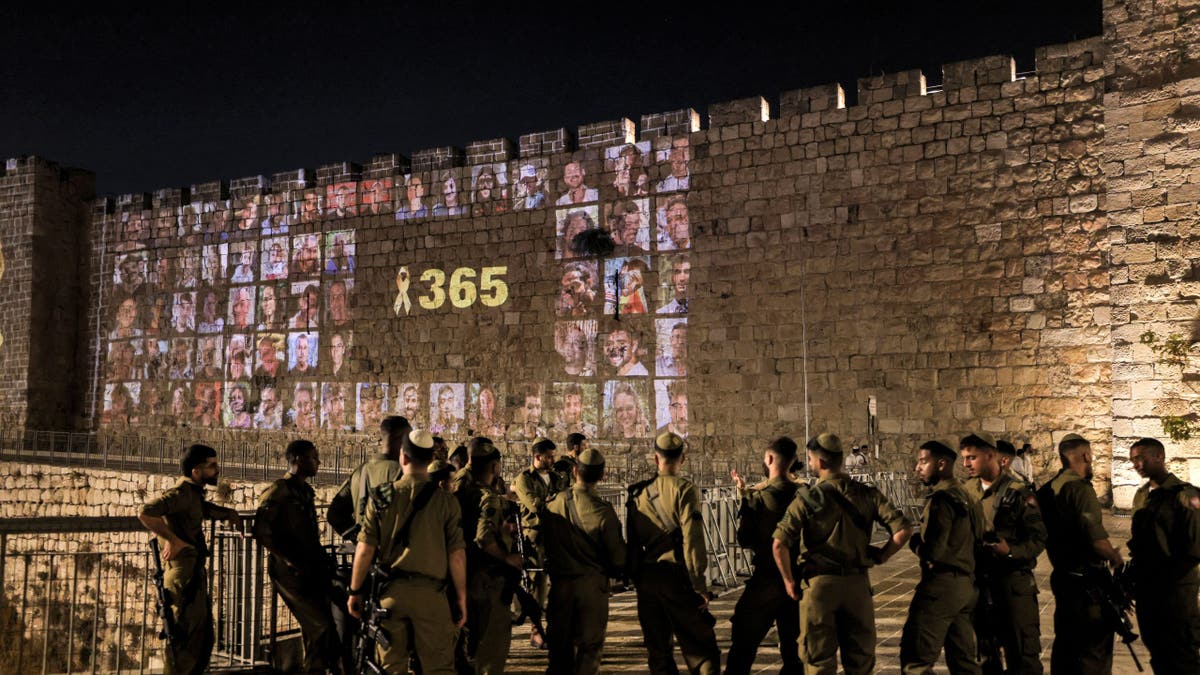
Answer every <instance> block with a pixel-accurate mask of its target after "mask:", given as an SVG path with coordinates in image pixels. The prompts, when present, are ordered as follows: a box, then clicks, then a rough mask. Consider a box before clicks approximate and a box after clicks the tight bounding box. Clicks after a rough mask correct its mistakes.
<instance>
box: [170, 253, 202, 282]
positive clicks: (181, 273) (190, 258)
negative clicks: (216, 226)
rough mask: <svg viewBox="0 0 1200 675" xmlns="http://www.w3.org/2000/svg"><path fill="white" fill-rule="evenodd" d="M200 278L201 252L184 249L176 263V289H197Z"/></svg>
mask: <svg viewBox="0 0 1200 675" xmlns="http://www.w3.org/2000/svg"><path fill="white" fill-rule="evenodd" d="M199 277H200V252H199V251H198V250H196V249H195V248H185V249H183V250H182V251H180V253H179V258H178V261H177V262H176V263H175V287H176V288H195V287H196V285H197V279H198V278H199Z"/></svg>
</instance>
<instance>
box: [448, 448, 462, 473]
mask: <svg viewBox="0 0 1200 675" xmlns="http://www.w3.org/2000/svg"><path fill="white" fill-rule="evenodd" d="M446 461H448V462H450V466H452V467H454V470H455V471H461V470H462V468H463V467H465V466H466V465H467V446H465V445H456V446H455V447H454V451H453V452H451V453H450V457H449V458H447V460H446Z"/></svg>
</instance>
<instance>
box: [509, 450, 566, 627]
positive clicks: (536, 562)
mask: <svg viewBox="0 0 1200 675" xmlns="http://www.w3.org/2000/svg"><path fill="white" fill-rule="evenodd" d="M529 449H530V453H531V454H532V456H533V460H532V465H531V466H530V467H529V468H527V469H525V470H524V471H522V472H521V473H520V474H519V475H517V479H516V480H515V481H513V488H514V490H515V491H516V493H517V502H518V503H519V504H520V508H521V529H522V534H523V535H524V537H525V539H526V540H527V541H528V542H529V547H528V548H527V549H526V554H527V555H528V557H529V558H530V562H531V563H533V566H534V567H545V561H546V555H545V547H544V546H543V543H544V539H543V538H542V536H541V535H542V533H541V523H540V521H539V519H538V513H539V512H540V511H541V510H542V507H544V506H545V505H546V503H547V502H548V501H550V500H551V499H553V498H554V494H555V493H556V492H558V491H559V489H560V487H561V485H562V483H563V478H562V477H561V476H559V475H558V474H557V473H556V472H555V471H554V469H553V468H552V467H553V466H554V451H555V449H557V446H555V445H554V441H552V440H550V439H549V438H537V439H535V440H534V441H533V445H531V446H530V448H529ZM549 581H550V579H549V578H548V577H547V576H546V573H545V572H544V571H542V572H537V573H535V574H534V575H533V595H534V598H535V599H536V600H537V601H538V604H539V605H541V606H543V607H545V606H546V595H547V593H548V592H549ZM529 643H530V644H531V645H532V646H533V647H535V648H537V649H545V648H546V643H545V641H544V640H543V639H542V636H541V635H538V634H537V628H535V627H533V626H530V629H529Z"/></svg>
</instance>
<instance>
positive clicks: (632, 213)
mask: <svg viewBox="0 0 1200 675" xmlns="http://www.w3.org/2000/svg"><path fill="white" fill-rule="evenodd" d="M649 205H650V200H649V199H622V200H618V201H614V202H609V203H607V204H605V205H604V222H605V227H606V229H607V230H608V233H609V235H611V236H612V239H613V243H614V244H616V247H617V249H616V250H617V253H618V254H622V255H628V254H639V253H649V252H650V211H649Z"/></svg>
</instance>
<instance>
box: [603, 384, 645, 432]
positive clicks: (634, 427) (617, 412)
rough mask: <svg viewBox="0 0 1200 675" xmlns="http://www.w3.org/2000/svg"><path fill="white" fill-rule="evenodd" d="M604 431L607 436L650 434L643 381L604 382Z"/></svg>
mask: <svg viewBox="0 0 1200 675" xmlns="http://www.w3.org/2000/svg"><path fill="white" fill-rule="evenodd" d="M604 417H605V421H604V432H605V435H606V436H608V437H609V438H618V439H628V438H644V437H646V436H649V435H650V424H649V422H648V420H647V417H646V390H645V383H644V382H642V383H637V384H634V383H631V382H625V381H611V380H610V381H608V382H606V383H605V384H604Z"/></svg>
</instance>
